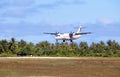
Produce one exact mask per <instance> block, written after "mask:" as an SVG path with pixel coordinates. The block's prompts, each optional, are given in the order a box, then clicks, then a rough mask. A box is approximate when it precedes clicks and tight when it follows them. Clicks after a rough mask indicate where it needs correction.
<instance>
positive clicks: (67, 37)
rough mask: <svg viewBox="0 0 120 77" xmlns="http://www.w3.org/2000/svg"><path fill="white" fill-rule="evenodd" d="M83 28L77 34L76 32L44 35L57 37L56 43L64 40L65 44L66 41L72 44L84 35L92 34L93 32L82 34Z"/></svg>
mask: <svg viewBox="0 0 120 77" xmlns="http://www.w3.org/2000/svg"><path fill="white" fill-rule="evenodd" d="M82 28H83V27H82V26H80V27H79V28H78V30H77V32H76V33H74V32H70V33H59V32H55V33H46V32H45V33H44V34H50V35H55V39H56V42H58V40H63V42H65V41H66V40H70V42H73V40H76V39H78V38H80V37H81V36H82V35H86V34H91V32H81V30H82Z"/></svg>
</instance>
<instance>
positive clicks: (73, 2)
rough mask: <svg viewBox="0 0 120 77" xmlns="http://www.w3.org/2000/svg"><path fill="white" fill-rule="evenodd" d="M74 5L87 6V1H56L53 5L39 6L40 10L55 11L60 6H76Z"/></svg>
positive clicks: (44, 4)
mask: <svg viewBox="0 0 120 77" xmlns="http://www.w3.org/2000/svg"><path fill="white" fill-rule="evenodd" d="M74 4H76V5H77V4H80V5H82V4H85V1H83V0H56V1H54V2H52V3H43V4H38V7H39V8H47V9H51V8H52V9H53V8H57V7H59V6H66V5H74Z"/></svg>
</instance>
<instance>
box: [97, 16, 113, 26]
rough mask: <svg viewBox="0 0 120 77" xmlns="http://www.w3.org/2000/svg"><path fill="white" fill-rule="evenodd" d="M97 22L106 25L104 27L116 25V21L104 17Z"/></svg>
mask: <svg viewBox="0 0 120 77" xmlns="http://www.w3.org/2000/svg"><path fill="white" fill-rule="evenodd" d="M97 22H99V23H101V24H104V25H109V24H112V23H114V20H113V19H110V18H107V17H104V18H99V19H97Z"/></svg>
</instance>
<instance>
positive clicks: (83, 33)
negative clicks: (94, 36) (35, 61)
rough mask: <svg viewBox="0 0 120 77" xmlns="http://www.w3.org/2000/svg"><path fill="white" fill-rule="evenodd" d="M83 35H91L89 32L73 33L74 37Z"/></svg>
mask: <svg viewBox="0 0 120 77" xmlns="http://www.w3.org/2000/svg"><path fill="white" fill-rule="evenodd" d="M85 34H91V32H82V33H75V35H85Z"/></svg>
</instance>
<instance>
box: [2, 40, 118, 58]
mask: <svg viewBox="0 0 120 77" xmlns="http://www.w3.org/2000/svg"><path fill="white" fill-rule="evenodd" d="M31 55H32V56H59V57H62V56H63V57H64V56H67V57H120V44H119V43H118V42H116V41H115V40H108V41H107V42H106V43H104V42H103V41H100V42H99V43H94V42H93V43H92V44H91V45H88V43H87V42H80V43H79V44H77V43H70V44H68V43H56V44H53V43H49V42H47V41H43V42H39V43H37V44H34V43H32V42H29V43H27V42H26V41H24V40H20V41H16V40H15V38H11V40H10V41H7V40H6V39H4V40H1V41H0V56H4V57H5V56H31Z"/></svg>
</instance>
